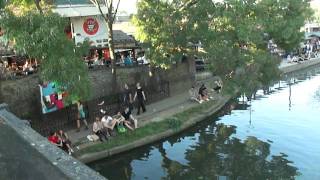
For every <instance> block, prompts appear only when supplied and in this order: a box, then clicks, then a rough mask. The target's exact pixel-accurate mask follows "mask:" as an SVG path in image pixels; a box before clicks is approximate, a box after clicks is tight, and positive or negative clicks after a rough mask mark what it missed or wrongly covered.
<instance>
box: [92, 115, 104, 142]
mask: <svg viewBox="0 0 320 180" xmlns="http://www.w3.org/2000/svg"><path fill="white" fill-rule="evenodd" d="M92 131H93V133H94V134H95V135H97V136H98V137H99V140H100V141H101V142H103V139H105V140H106V141H107V140H108V134H107V132H106V131H105V130H104V128H103V125H102V122H101V119H100V118H99V117H96V119H95V121H94V123H93V127H92Z"/></svg>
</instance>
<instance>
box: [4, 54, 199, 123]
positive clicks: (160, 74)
mask: <svg viewBox="0 0 320 180" xmlns="http://www.w3.org/2000/svg"><path fill="white" fill-rule="evenodd" d="M150 72H151V73H152V76H150ZM89 78H90V82H91V99H97V98H100V97H104V96H108V95H110V94H111V91H112V89H111V79H112V74H111V69H110V68H107V67H102V68H98V69H93V70H90V71H89ZM194 80H195V67H194V61H193V60H188V61H186V62H184V63H177V64H175V65H173V66H172V67H171V68H170V69H168V70H163V69H159V68H150V67H149V66H137V67H128V68H127V67H119V68H118V69H117V82H118V85H119V87H118V89H121V87H122V86H123V84H124V83H127V84H129V85H131V86H134V84H135V83H136V82H140V83H141V84H142V85H143V86H144V87H146V86H148V87H150V86H153V87H156V86H157V85H158V84H159V83H160V82H162V81H167V82H168V83H169V90H170V94H171V95H174V94H178V93H180V92H182V91H184V90H185V87H191V85H192V84H193V82H194ZM39 83H40V80H39V77H38V75H31V76H28V77H23V78H21V79H15V80H7V81H2V82H0V103H6V104H8V105H9V108H10V110H11V111H12V112H13V113H15V114H16V115H17V116H19V117H21V118H23V119H28V120H29V119H30V120H39V119H43V118H44V117H43V115H42V112H41V104H40V92H39V86H38V84H39ZM59 118H61V117H59Z"/></svg>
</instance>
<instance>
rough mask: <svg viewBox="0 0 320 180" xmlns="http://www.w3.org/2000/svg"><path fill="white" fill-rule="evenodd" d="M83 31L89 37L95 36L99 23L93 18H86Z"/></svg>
mask: <svg viewBox="0 0 320 180" xmlns="http://www.w3.org/2000/svg"><path fill="white" fill-rule="evenodd" d="M83 30H84V32H86V33H87V34H89V35H95V34H96V33H97V32H98V30H99V23H98V21H97V20H96V19H94V18H87V19H86V20H85V21H84V23H83Z"/></svg>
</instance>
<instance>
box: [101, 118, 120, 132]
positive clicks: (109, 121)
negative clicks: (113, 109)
mask: <svg viewBox="0 0 320 180" xmlns="http://www.w3.org/2000/svg"><path fill="white" fill-rule="evenodd" d="M101 123H102V126H103V128H105V130H106V131H107V133H108V134H109V135H111V134H112V133H111V131H113V130H114V127H115V126H116V125H118V124H119V123H120V121H119V120H118V119H115V118H112V117H111V116H108V115H104V116H103V117H102V118H101Z"/></svg>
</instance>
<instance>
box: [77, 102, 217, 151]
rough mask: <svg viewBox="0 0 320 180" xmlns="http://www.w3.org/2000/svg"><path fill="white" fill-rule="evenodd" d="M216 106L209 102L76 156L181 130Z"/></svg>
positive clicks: (89, 148)
mask: <svg viewBox="0 0 320 180" xmlns="http://www.w3.org/2000/svg"><path fill="white" fill-rule="evenodd" d="M214 104H216V101H209V102H206V103H203V104H199V105H198V106H196V107H193V108H190V109H188V110H186V111H183V112H180V113H177V114H175V115H173V116H172V117H170V118H166V119H164V120H163V121H160V122H152V123H149V124H147V125H145V126H143V127H141V128H138V129H136V130H135V131H127V132H126V133H124V134H119V133H118V134H117V136H116V137H114V138H112V139H111V140H109V141H108V142H103V143H99V144H95V145H92V146H89V147H86V148H83V149H81V150H79V151H78V152H77V153H76V155H81V154H86V153H95V152H100V151H103V150H106V149H111V148H114V147H117V146H121V145H124V144H128V143H131V142H134V141H137V140H139V139H143V138H145V137H148V136H152V135H155V134H158V133H162V132H165V131H167V130H168V129H173V130H176V131H177V130H179V128H180V127H181V126H182V125H183V123H184V122H186V121H187V120H188V119H189V118H190V117H192V116H193V115H195V114H196V113H197V114H198V113H201V112H203V111H204V110H206V109H208V108H209V107H212V106H213V105H214Z"/></svg>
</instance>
